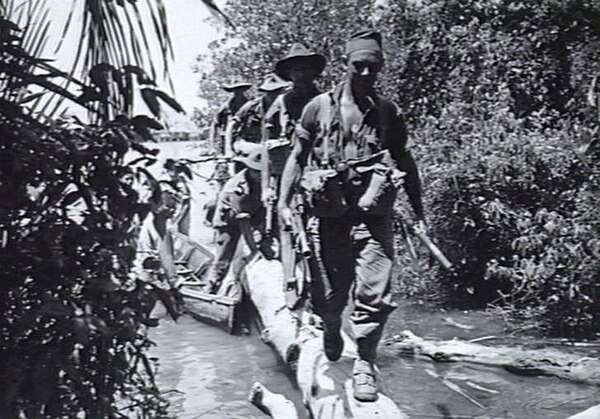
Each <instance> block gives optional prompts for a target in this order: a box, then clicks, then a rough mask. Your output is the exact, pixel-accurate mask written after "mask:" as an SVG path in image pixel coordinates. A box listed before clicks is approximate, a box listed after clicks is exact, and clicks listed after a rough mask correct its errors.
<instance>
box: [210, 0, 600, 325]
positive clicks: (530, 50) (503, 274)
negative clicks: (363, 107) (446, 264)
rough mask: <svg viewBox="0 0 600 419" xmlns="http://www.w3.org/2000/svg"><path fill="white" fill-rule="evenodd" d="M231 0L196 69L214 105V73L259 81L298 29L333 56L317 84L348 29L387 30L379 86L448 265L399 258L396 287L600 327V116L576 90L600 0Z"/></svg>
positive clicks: (598, 32) (336, 66) (590, 58)
mask: <svg viewBox="0 0 600 419" xmlns="http://www.w3.org/2000/svg"><path fill="white" fill-rule="evenodd" d="M234 3H235V2H229V3H228V5H227V7H226V11H227V12H229V13H231V14H232V15H233V16H235V19H236V21H239V22H240V24H239V26H238V32H237V33H233V32H229V33H226V34H225V36H224V37H223V39H222V40H219V41H217V42H215V44H214V45H213V51H212V53H211V56H210V57H209V58H210V62H211V65H207V64H202V65H200V67H199V71H200V72H204V74H206V75H209V74H210V75H211V76H212V77H213V78H214V79H215V81H212V82H210V81H209V80H208V79H205V80H203V81H202V83H201V94H202V95H203V96H204V97H205V98H207V99H209V101H211V103H212V104H213V105H215V106H216V104H217V103H216V101H217V100H219V99H220V98H222V96H221V95H219V94H218V92H217V89H218V84H219V83H222V82H224V81H226V80H228V79H230V78H232V77H234V76H235V77H242V76H243V77H246V78H250V79H252V80H257V79H259V78H260V77H261V76H262V75H263V74H264V73H266V72H268V71H270V70H271V69H272V68H273V65H274V62H275V61H276V60H277V59H278V58H280V57H282V56H283V55H284V54H285V52H286V49H287V46H288V45H289V44H290V43H291V42H294V41H301V42H304V43H305V44H307V45H309V46H310V47H311V48H313V49H315V50H317V51H319V52H322V53H324V54H325V55H326V56H327V57H328V61H329V66H328V68H327V71H326V73H325V74H324V76H323V78H322V87H323V88H328V87H329V86H330V85H331V83H332V81H334V80H339V79H340V77H341V76H342V75H343V68H342V66H341V60H340V56H341V51H342V48H343V42H344V40H345V39H346V38H347V36H348V34H349V33H351V32H352V31H354V30H356V29H358V28H360V27H363V26H365V25H367V24H373V25H375V26H377V27H379V28H381V29H382V31H383V34H384V37H385V42H386V44H385V48H386V53H387V54H386V55H387V66H386V68H385V70H384V73H383V74H382V77H381V82H380V89H381V90H382V91H383V92H384V93H385V94H386V95H388V96H389V97H392V98H393V99H394V100H396V101H397V102H398V103H399V104H400V105H401V107H402V108H403V109H404V112H405V114H406V117H407V121H408V123H409V127H410V132H411V137H412V140H413V147H414V151H415V154H416V156H417V159H418V161H419V163H420V169H421V171H422V174H423V179H424V185H425V191H426V196H425V200H426V204H427V205H426V207H427V211H428V219H429V224H430V229H431V232H432V235H434V236H435V237H437V239H438V241H439V244H440V246H441V247H442V248H443V249H444V250H445V251H446V252H447V253H448V255H449V256H450V257H451V258H452V260H453V261H454V262H455V263H456V265H457V269H456V270H455V271H454V272H452V273H445V272H442V271H438V270H437V269H431V270H429V271H428V272H427V273H425V274H424V273H419V272H418V270H414V269H413V268H412V266H414V265H411V264H410V263H406V264H404V266H406V267H405V268H404V269H402V270H401V272H400V277H401V278H402V279H403V283H404V288H405V289H408V290H413V291H421V292H422V291H423V289H424V288H435V290H436V291H437V292H438V293H440V294H442V295H443V296H444V298H445V299H446V300H450V301H453V302H460V303H461V304H465V303H468V304H469V305H483V304H486V303H490V302H493V303H496V304H502V307H503V309H504V310H510V311H511V313H512V314H514V315H515V316H516V317H517V318H522V317H526V318H528V319H529V320H530V321H532V322H534V324H536V325H538V326H540V327H542V328H546V329H547V330H549V331H551V332H555V333H560V334H564V335H577V336H589V335H593V333H595V332H598V331H600V329H599V327H600V326H599V325H600V318H599V317H598V316H599V314H598V313H600V292H599V289H598V288H599V286H600V284H599V278H598V272H600V261H599V258H598V255H599V254H600V242H599V240H598V237H599V236H598V233H599V230H600V215H599V214H598V211H597V210H596V205H595V201H594V199H595V196H597V195H598V189H599V186H600V185H599V178H598V176H599V175H598V166H597V160H596V159H597V156H594V148H593V144H594V142H596V144H597V141H598V139H597V136H598V132H599V131H598V126H599V123H600V121H599V120H598V109H597V108H592V107H591V105H592V102H594V101H593V100H591V101H590V100H586V94H587V93H588V89H589V87H590V83H591V82H592V79H593V77H594V75H595V74H598V73H599V72H600V27H598V25H597V22H598V21H600V5H599V4H598V3H597V2H592V1H584V0H577V1H563V0H537V1H524V0H485V1H479V2H471V1H463V0H443V1H438V0H435V1H434V0H418V1H417V0H388V1H378V2H369V1H350V0H348V1H336V2H321V1H315V2H300V1H295V2H281V3H272V2H259V1H249V2H245V3H244V6H239V7H238V6H237V4H234ZM327 7H329V8H327ZM325 8H327V10H325ZM319 12H320V13H319ZM236 13H239V15H236ZM207 77H208V76H207ZM592 93H593V92H592ZM592 96H593V95H592ZM594 97H597V96H594ZM594 100H595V99H594ZM596 102H597V101H596ZM414 277H417V278H420V280H418V281H415V280H414Z"/></svg>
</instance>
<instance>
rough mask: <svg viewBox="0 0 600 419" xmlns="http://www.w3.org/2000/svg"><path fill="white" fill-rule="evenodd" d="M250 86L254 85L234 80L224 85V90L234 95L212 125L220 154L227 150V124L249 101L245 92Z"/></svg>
mask: <svg viewBox="0 0 600 419" xmlns="http://www.w3.org/2000/svg"><path fill="white" fill-rule="evenodd" d="M250 87H252V84H250V83H246V82H234V83H231V84H226V85H224V86H222V88H223V90H225V91H226V92H229V93H232V94H233V96H231V97H230V98H229V99H228V100H227V102H225V104H224V105H223V106H222V107H221V109H219V111H218V112H217V115H216V116H215V120H214V122H213V126H212V127H211V129H212V133H211V141H212V142H213V146H214V147H215V148H216V151H217V153H218V154H224V153H225V152H226V145H225V140H224V137H225V131H226V129H227V125H228V124H229V122H230V120H231V118H233V116H234V115H235V113H236V112H237V111H238V110H239V109H240V108H241V107H242V106H243V105H244V104H245V103H246V102H248V98H247V97H246V95H245V94H244V92H246V90H248V89H249V88H250Z"/></svg>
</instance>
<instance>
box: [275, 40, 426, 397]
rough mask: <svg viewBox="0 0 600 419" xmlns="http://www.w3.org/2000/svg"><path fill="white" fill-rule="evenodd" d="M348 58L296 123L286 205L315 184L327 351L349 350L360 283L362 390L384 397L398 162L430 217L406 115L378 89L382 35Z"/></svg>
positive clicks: (316, 289)
mask: <svg viewBox="0 0 600 419" xmlns="http://www.w3.org/2000/svg"><path fill="white" fill-rule="evenodd" d="M344 61H345V64H346V66H347V75H346V80H345V81H344V82H343V83H341V84H340V85H338V86H337V87H335V88H334V89H333V90H332V91H329V92H327V93H324V94H321V95H319V96H317V97H315V98H314V99H313V100H312V101H311V102H310V103H309V104H308V105H307V106H306V108H305V109H304V112H303V114H302V117H301V120H300V123H299V124H298V126H297V127H296V139H297V141H296V144H295V147H294V149H293V151H292V153H291V155H290V158H289V159H288V160H287V163H286V166H285V169H284V172H283V177H282V182H281V196H280V201H279V207H278V210H279V214H280V216H281V218H282V222H284V223H286V224H291V223H292V222H293V220H292V212H291V209H290V201H291V198H292V191H293V189H294V187H295V186H296V185H297V184H298V183H300V186H301V187H304V188H305V189H306V190H307V192H309V193H310V200H309V202H308V204H309V208H310V213H311V214H312V215H314V216H316V220H317V225H318V226H317V227H316V231H317V232H316V234H315V236H314V238H313V243H314V244H315V246H314V252H313V259H314V260H315V261H317V262H318V263H316V264H315V263H313V267H312V268H313V269H311V271H312V272H315V271H317V270H318V272H316V273H315V274H314V275H313V281H312V289H311V299H312V305H313V309H314V311H315V313H316V314H318V315H319V316H321V318H322V320H323V328H324V334H323V336H324V341H323V344H324V350H325V354H326V356H327V358H328V359H329V360H330V361H336V360H338V359H339V358H340V356H341V354H342V350H343V340H342V337H341V334H340V328H341V314H342V311H343V310H344V307H345V306H346V302H347V299H348V292H349V291H350V289H353V290H354V291H353V299H354V303H355V306H354V310H353V312H352V315H351V319H350V320H351V324H352V328H353V332H354V336H355V338H356V341H357V347H358V359H356V360H355V363H354V370H353V390H354V397H355V398H356V399H357V400H359V401H364V402H369V401H375V400H376V399H377V382H376V376H375V369H374V362H375V358H376V350H377V345H378V343H379V340H380V339H381V335H382V332H383V326H384V323H385V321H386V320H387V317H388V315H389V314H390V313H391V312H392V311H393V310H394V308H395V305H394V303H393V302H392V294H391V289H390V286H391V273H392V272H391V271H392V263H393V256H394V248H393V247H394V246H393V242H394V238H393V231H394V229H393V205H394V201H395V196H396V186H395V185H394V184H393V182H392V179H391V176H387V174H388V173H391V172H392V170H391V169H392V166H394V165H397V168H398V169H400V170H402V171H403V172H405V177H404V189H405V191H406V192H407V194H408V198H409V200H410V203H411V206H412V208H413V210H414V211H415V213H416V216H417V218H418V220H419V221H420V224H421V226H422V228H423V226H424V224H423V220H424V217H423V205H422V203H421V185H420V180H419V175H418V171H417V166H416V164H415V162H414V160H413V158H412V156H411V153H410V151H409V149H408V147H407V134H406V128H405V125H404V120H403V118H402V115H401V114H400V111H399V109H398V107H397V106H396V105H395V104H394V103H392V102H391V101H389V100H386V99H384V98H383V97H381V96H379V95H378V94H377V93H376V91H375V88H374V85H375V81H376V80H377V75H378V74H379V72H380V71H381V69H382V67H383V63H384V59H383V53H382V47H381V35H380V34H379V33H378V32H375V31H370V30H368V31H361V32H358V33H356V34H355V35H353V36H352V37H351V38H350V40H348V42H347V44H346V54H345V57H344ZM369 161H372V163H373V164H372V166H371V167H369V166H368V165H367V166H362V169H360V170H359V168H358V167H357V168H356V170H354V169H352V167H353V166H352V164H353V163H354V162H362V163H363V164H364V163H365V162H366V163H367V164H368V163H369ZM303 172H304V175H303ZM381 173H383V174H384V175H381ZM301 176H302V177H303V178H302V180H301V181H300V182H298V180H299V179H301ZM382 176H383V177H382ZM311 178H312V182H311ZM377 179H379V180H381V179H387V184H386V183H385V182H380V183H379V185H380V186H381V188H379V191H378V192H377V193H373V191H372V190H371V189H370V188H371V186H372V185H373V184H374V183H377V182H375V180H377ZM311 184H312V185H313V186H314V187H315V188H314V189H312V190H311V189H310V188H311V186H310V185H311ZM396 184H397V183H396ZM303 185H304V186H303ZM367 198H368V199H367ZM315 265H318V266H319V269H317V268H315ZM353 283H354V287H353V288H352V285H353Z"/></svg>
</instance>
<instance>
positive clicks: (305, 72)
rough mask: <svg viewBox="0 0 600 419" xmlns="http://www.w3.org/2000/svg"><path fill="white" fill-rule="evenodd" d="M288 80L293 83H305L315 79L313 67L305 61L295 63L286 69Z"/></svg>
mask: <svg viewBox="0 0 600 419" xmlns="http://www.w3.org/2000/svg"><path fill="white" fill-rule="evenodd" d="M288 74H289V76H290V80H292V82H293V83H295V84H297V83H306V82H311V81H313V80H314V79H315V77H316V74H315V69H314V68H313V67H312V66H311V65H310V64H307V63H302V62H300V63H296V64H294V66H293V67H290V69H289V70H288Z"/></svg>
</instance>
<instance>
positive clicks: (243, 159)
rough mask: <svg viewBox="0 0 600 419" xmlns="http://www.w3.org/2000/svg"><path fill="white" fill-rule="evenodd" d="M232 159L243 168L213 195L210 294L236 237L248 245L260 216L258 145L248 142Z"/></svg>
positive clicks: (220, 277) (220, 278) (226, 268)
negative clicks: (212, 248) (214, 198)
mask: <svg viewBox="0 0 600 419" xmlns="http://www.w3.org/2000/svg"><path fill="white" fill-rule="evenodd" d="M233 160H234V161H235V162H238V163H240V164H242V165H243V166H245V168H244V169H242V170H241V171H239V172H238V173H236V174H235V175H233V176H232V177H231V178H230V179H229V180H228V181H227V182H226V183H225V185H224V186H223V189H222V190H221V192H220V193H219V195H218V198H217V203H216V209H215V214H214V217H213V220H212V225H213V227H214V229H215V230H216V244H217V245H216V250H215V259H214V261H213V264H212V266H211V268H210V270H209V272H208V275H207V282H208V285H209V291H210V292H212V293H217V292H219V290H220V288H221V284H222V282H223V279H224V278H225V276H226V275H227V272H228V271H229V268H230V266H231V261H232V259H233V256H234V254H235V251H236V248H237V245H238V242H239V239H240V237H241V236H244V238H245V239H246V242H247V244H248V245H249V246H251V247H252V246H253V244H254V242H253V240H252V239H251V238H250V236H251V234H250V226H254V227H256V226H258V225H260V223H261V222H262V218H263V211H262V205H261V202H260V171H261V169H262V168H263V162H262V147H261V146H260V145H259V144H252V143H249V145H248V147H247V148H246V149H245V150H244V151H243V152H241V153H240V154H238V155H237V156H236V157H234V158H233Z"/></svg>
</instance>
